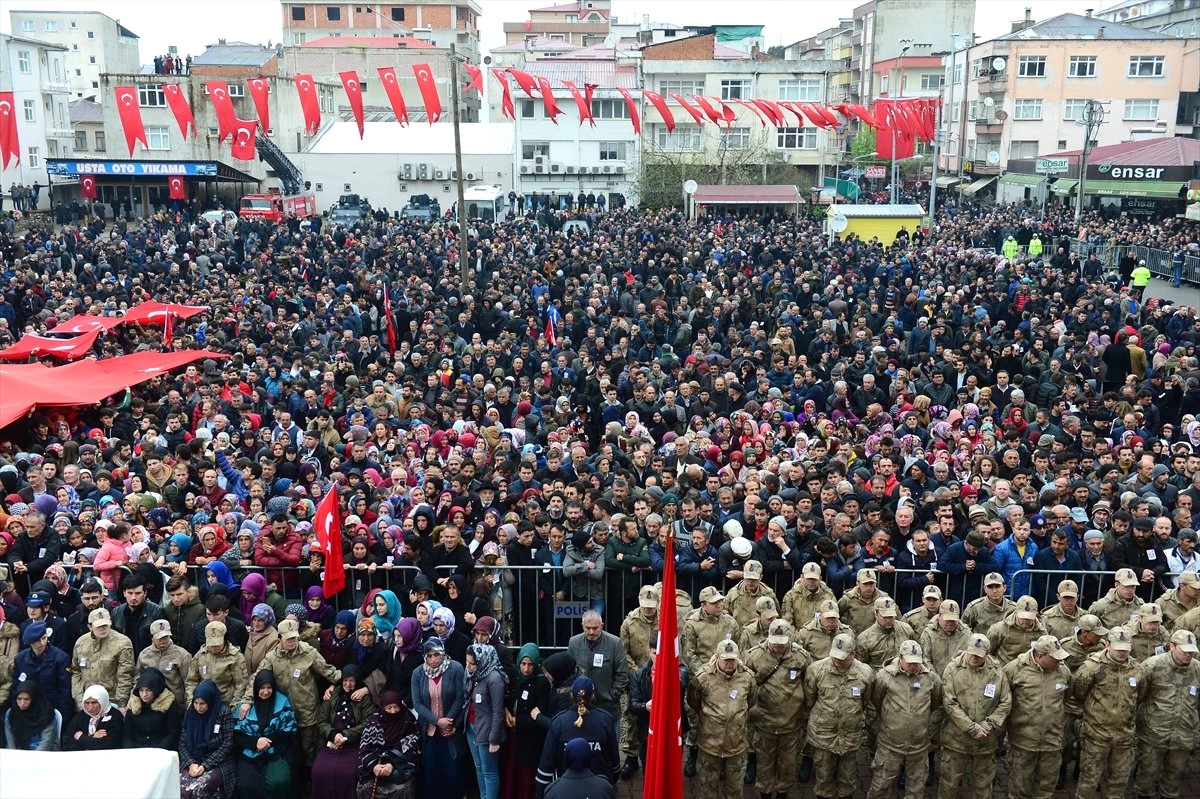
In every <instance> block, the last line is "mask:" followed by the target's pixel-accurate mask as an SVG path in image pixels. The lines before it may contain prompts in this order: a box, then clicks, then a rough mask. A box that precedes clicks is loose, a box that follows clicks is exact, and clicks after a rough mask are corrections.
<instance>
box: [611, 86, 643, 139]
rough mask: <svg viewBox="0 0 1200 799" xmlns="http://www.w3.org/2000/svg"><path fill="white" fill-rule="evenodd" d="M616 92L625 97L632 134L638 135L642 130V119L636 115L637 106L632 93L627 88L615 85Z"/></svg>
mask: <svg viewBox="0 0 1200 799" xmlns="http://www.w3.org/2000/svg"><path fill="white" fill-rule="evenodd" d="M617 92H618V93H619V94H620V95H621V96H622V97H624V98H625V108H626V110H628V111H629V121H630V122H632V123H633V133H634V135H635V136H636V135H639V134H640V133H641V132H642V120H641V118H640V117H639V116H638V107H637V103H636V102H634V99H633V95H631V94H630V93H629V90H628V89H626V88H623V87H621V86H618V87H617Z"/></svg>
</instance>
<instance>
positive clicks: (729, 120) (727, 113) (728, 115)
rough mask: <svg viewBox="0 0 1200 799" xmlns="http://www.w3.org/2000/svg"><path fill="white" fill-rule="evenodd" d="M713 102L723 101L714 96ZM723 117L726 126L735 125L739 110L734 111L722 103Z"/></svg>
mask: <svg viewBox="0 0 1200 799" xmlns="http://www.w3.org/2000/svg"><path fill="white" fill-rule="evenodd" d="M713 102H717V103H721V101H720V100H717V99H715V98H714V100H713ZM721 119H723V120H725V127H727V128H729V127H733V122H734V120H736V119H737V111H734V110H733V109H732V108H730V107H729V106H727V105H725V103H721Z"/></svg>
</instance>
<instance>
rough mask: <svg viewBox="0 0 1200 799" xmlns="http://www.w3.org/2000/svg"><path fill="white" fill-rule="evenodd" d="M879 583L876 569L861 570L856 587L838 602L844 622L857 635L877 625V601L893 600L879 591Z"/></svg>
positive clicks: (843, 595)
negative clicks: (882, 598)
mask: <svg viewBox="0 0 1200 799" xmlns="http://www.w3.org/2000/svg"><path fill="white" fill-rule="evenodd" d="M878 583H879V578H878V577H877V576H876V574H875V570H874V569H860V570H859V572H858V577H857V578H856V582H855V585H854V587H853V588H851V589H850V590H849V591H847V592H846V593H844V594H842V598H841V599H839V600H838V609H839V610H840V611H841V612H842V621H844V622H845V623H846V625H847V626H848V627H849V628H850V629H851V630H854V634H855V635H859V634H861V633H862V631H863V630H865V629H867V628H868V627H870V626H871V625H872V624H874V623H875V600H876V599H878V598H880V597H887V598H888V599H891V597H888V595H887V593H886V592H884V591H880V590H879V586H878Z"/></svg>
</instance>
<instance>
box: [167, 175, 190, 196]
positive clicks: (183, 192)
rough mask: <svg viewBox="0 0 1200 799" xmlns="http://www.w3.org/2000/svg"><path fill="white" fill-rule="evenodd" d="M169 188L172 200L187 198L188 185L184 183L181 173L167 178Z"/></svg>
mask: <svg viewBox="0 0 1200 799" xmlns="http://www.w3.org/2000/svg"><path fill="white" fill-rule="evenodd" d="M167 190H168V192H169V194H170V197H171V199H172V200H186V199H187V186H185V185H184V182H183V178H181V177H180V176H179V175H172V176H171V177H169V178H167Z"/></svg>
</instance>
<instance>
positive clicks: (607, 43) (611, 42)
mask: <svg viewBox="0 0 1200 799" xmlns="http://www.w3.org/2000/svg"><path fill="white" fill-rule="evenodd" d="M619 41H621V34H619V33H617V32H616V31H609V34H608V35H607V36H605V37H604V47H605V48H606V49H608V50H612V49H613V48H615V47H616V46H617V43H618V42H619Z"/></svg>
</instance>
